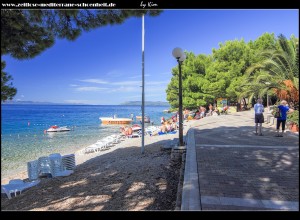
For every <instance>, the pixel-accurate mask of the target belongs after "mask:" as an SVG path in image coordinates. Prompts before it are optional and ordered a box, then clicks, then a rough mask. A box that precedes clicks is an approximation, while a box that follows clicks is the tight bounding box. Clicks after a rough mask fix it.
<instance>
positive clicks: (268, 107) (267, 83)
mask: <svg viewBox="0 0 300 220" xmlns="http://www.w3.org/2000/svg"><path fill="white" fill-rule="evenodd" d="M270 84H271V83H270V82H266V85H270ZM267 109H268V112H270V106H269V94H268V91H267Z"/></svg>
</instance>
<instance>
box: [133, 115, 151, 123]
mask: <svg viewBox="0 0 300 220" xmlns="http://www.w3.org/2000/svg"><path fill="white" fill-rule="evenodd" d="M135 117H136V120H137V121H140V122H142V116H135ZM144 121H145V123H150V117H149V116H144Z"/></svg>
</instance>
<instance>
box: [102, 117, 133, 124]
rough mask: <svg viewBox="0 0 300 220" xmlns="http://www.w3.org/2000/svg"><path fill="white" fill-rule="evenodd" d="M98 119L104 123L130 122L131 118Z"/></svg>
mask: <svg viewBox="0 0 300 220" xmlns="http://www.w3.org/2000/svg"><path fill="white" fill-rule="evenodd" d="M99 119H100V121H101V122H102V124H104V125H119V124H130V123H131V122H132V119H131V118H116V117H100V118H99Z"/></svg>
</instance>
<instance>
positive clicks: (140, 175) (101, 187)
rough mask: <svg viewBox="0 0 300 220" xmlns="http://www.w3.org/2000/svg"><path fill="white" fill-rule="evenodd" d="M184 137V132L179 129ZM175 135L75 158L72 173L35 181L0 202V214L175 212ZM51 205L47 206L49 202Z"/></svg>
mask: <svg viewBox="0 0 300 220" xmlns="http://www.w3.org/2000/svg"><path fill="white" fill-rule="evenodd" d="M185 128H186V129H184V133H186V132H187V130H188V127H186V126H185ZM177 141H178V132H176V134H165V135H157V136H150V135H146V136H145V151H144V154H142V153H141V137H139V138H127V139H125V141H122V142H121V143H119V144H117V145H115V146H113V147H111V148H110V149H109V150H105V151H100V152H97V153H90V154H85V155H78V151H76V152H75V155H76V156H75V158H76V168H75V172H74V173H73V174H72V175H70V176H67V177H58V178H47V179H43V178H42V179H41V182H40V183H39V184H38V185H37V186H35V187H32V188H29V189H28V190H26V191H24V192H22V194H21V195H18V196H17V197H16V198H14V197H13V198H12V199H10V200H9V199H7V197H6V196H2V198H1V209H2V210H19V211H21V210H31V211H63V210H64V211H67V210H69V211H70V210H76V211H81V210H82V211H101V210H102V211H104V210H110V211H111V210H127V211H138V210H175V207H176V197H177V190H178V181H179V176H180V168H181V161H179V160H178V161H177V160H175V161H174V160H172V158H171V149H167V150H162V148H163V147H164V146H167V145H169V146H172V145H176V144H177ZM50 201H53V202H50Z"/></svg>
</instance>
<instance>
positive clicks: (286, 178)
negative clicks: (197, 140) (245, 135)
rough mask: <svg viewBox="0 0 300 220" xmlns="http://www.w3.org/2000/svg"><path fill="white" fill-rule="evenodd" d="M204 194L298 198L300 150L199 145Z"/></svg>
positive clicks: (202, 190)
mask: <svg viewBox="0 0 300 220" xmlns="http://www.w3.org/2000/svg"><path fill="white" fill-rule="evenodd" d="M196 152H197V163H198V174H199V182H200V194H201V196H224V197H236V198H248V199H259V200H263V199H264V200H271V199H275V200H280V201H299V150H298V149H290V150H288V149H278V148H274V149H272V150H270V148H268V149H264V148H252V147H251V148H239V149H237V148H236V147H234V148H229V147H226V148H222V147H220V148H216V147H197V148H196Z"/></svg>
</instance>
